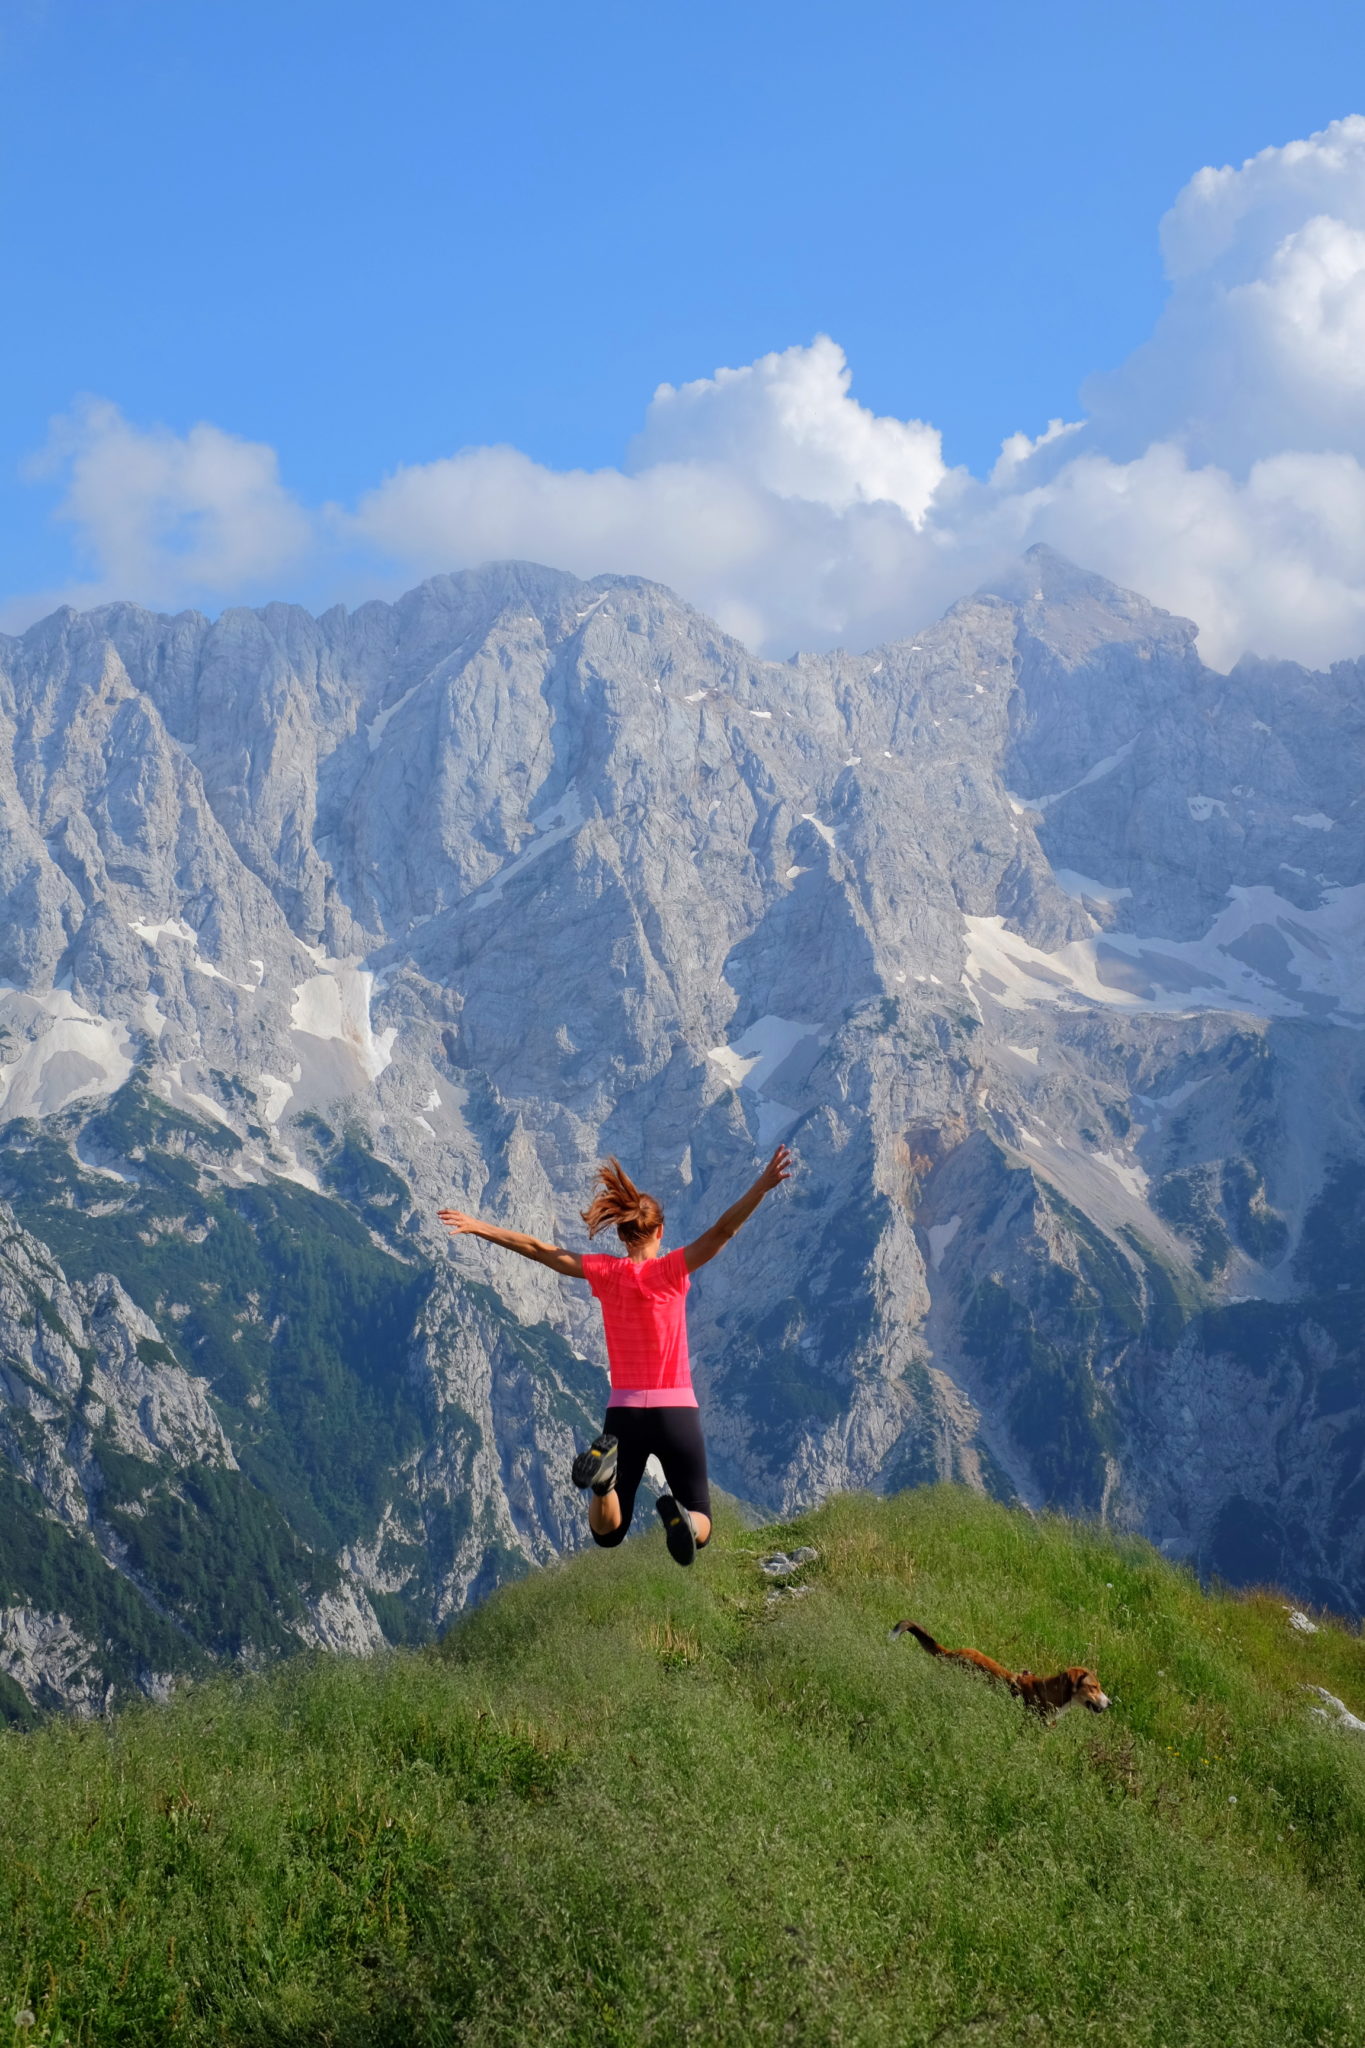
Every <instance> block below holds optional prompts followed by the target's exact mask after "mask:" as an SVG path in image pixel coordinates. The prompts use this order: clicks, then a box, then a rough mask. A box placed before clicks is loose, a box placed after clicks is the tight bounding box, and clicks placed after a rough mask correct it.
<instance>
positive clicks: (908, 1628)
mask: <svg viewBox="0 0 1365 2048" xmlns="http://www.w3.org/2000/svg"><path fill="white" fill-rule="evenodd" d="M891 1633H892V1635H893V1636H913V1637H914V1638H915V1641H916V1642H917V1643H918V1644H919V1646H920V1648H921V1649H923V1650H927V1651H928V1652H929V1655H930V1656H931V1657H941V1656H942V1655H943V1645H942V1643H936V1642H935V1641H934V1639H933V1637H932V1636H931V1635H930V1634H929V1631H928V1630H927V1629H923V1628H921V1627H920V1626H919V1624H918V1623H917V1622H914V1621H898V1622H897V1623H896V1626H895V1627H894V1628H893V1629H892V1631H891Z"/></svg>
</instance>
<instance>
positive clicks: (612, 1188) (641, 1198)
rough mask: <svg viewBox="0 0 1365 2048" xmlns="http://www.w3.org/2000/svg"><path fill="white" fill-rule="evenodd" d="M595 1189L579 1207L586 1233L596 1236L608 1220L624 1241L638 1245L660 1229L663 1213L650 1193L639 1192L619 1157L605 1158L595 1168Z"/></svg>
mask: <svg viewBox="0 0 1365 2048" xmlns="http://www.w3.org/2000/svg"><path fill="white" fill-rule="evenodd" d="M597 1180H598V1189H597V1193H596V1194H595V1195H594V1196H593V1198H592V1201H591V1202H590V1203H589V1204H588V1207H587V1208H586V1209H583V1210H581V1211H580V1212H579V1213H580V1214H581V1216H582V1218H583V1221H584V1222H585V1223H586V1224H587V1226H588V1236H589V1237H596V1235H597V1233H598V1231H599V1230H605V1229H606V1227H607V1225H608V1224H609V1223H614V1224H615V1225H616V1235H617V1236H618V1237H619V1238H620V1239H621V1242H622V1243H623V1244H639V1243H640V1241H641V1239H642V1238H646V1237H653V1235H654V1233H655V1231H656V1230H662V1229H663V1222H664V1212H663V1210H662V1209H661V1208H660V1207H659V1204H658V1203H657V1202H656V1201H655V1199H654V1197H653V1195H645V1194H642V1193H641V1192H640V1190H639V1188H637V1187H636V1185H635V1183H634V1181H633V1180H632V1179H631V1177H630V1175H629V1174H628V1173H627V1172H626V1170H625V1168H624V1167H623V1166H622V1164H621V1162H620V1160H619V1159H608V1161H607V1162H606V1164H605V1166H599V1167H598V1169H597Z"/></svg>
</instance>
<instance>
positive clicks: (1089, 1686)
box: [1066, 1664, 1110, 1714]
mask: <svg viewBox="0 0 1365 2048" xmlns="http://www.w3.org/2000/svg"><path fill="white" fill-rule="evenodd" d="M1066 1675H1067V1677H1068V1678H1069V1679H1070V1680H1071V1697H1072V1699H1073V1700H1075V1701H1076V1702H1078V1704H1079V1705H1081V1706H1083V1707H1089V1709H1090V1711H1091V1713H1092V1714H1102V1713H1103V1712H1104V1710H1105V1708H1106V1707H1107V1706H1108V1705H1109V1704H1110V1701H1109V1695H1108V1693H1107V1692H1103V1691H1101V1689H1100V1682H1099V1679H1098V1678H1097V1677H1096V1676H1095V1674H1094V1672H1093V1671H1087V1669H1086V1667H1085V1665H1084V1664H1073V1665H1071V1666H1070V1668H1069V1669H1068V1671H1067V1674H1066Z"/></svg>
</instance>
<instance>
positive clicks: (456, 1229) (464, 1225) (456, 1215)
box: [437, 1209, 479, 1237]
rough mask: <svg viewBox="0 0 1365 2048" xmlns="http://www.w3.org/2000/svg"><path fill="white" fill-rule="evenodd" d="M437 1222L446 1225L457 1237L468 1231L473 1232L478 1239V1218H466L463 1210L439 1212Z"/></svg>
mask: <svg viewBox="0 0 1365 2048" xmlns="http://www.w3.org/2000/svg"><path fill="white" fill-rule="evenodd" d="M437 1221H438V1222H440V1223H444V1225H445V1227H446V1229H447V1230H448V1231H450V1232H451V1234H452V1236H455V1237H459V1236H460V1235H461V1233H462V1232H464V1231H467V1230H472V1231H473V1232H474V1234H475V1236H476V1237H477V1236H478V1234H479V1219H478V1217H477V1216H466V1215H465V1213H464V1210H463V1209H440V1210H438V1211H437Z"/></svg>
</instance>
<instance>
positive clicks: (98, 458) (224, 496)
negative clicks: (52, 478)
mask: <svg viewBox="0 0 1365 2048" xmlns="http://www.w3.org/2000/svg"><path fill="white" fill-rule="evenodd" d="M29 470H30V474H32V475H34V476H39V477H41V476H47V475H56V476H58V477H60V479H61V482H62V485H63V492H62V497H61V501H60V503H59V505H58V507H57V517H58V518H59V519H60V520H62V521H64V522H65V523H66V524H68V525H69V526H70V527H71V528H72V530H73V533H74V535H75V539H76V551H77V558H78V564H79V572H80V574H81V575H82V578H83V580H82V581H81V582H79V583H76V584H73V585H72V586H70V587H69V588H68V589H66V590H64V591H62V592H60V593H56V594H54V595H53V597H52V601H53V602H56V601H57V600H58V598H60V599H61V600H64V601H66V602H69V603H86V604H96V603H101V602H103V601H104V600H105V599H109V598H125V597H126V598H134V599H136V600H137V601H139V602H140V603H143V604H150V605H163V606H168V607H175V606H178V605H181V604H184V603H187V602H191V601H193V600H196V599H197V600H199V601H201V602H203V601H205V600H213V599H219V600H222V599H225V598H235V597H237V596H239V595H240V593H241V592H242V591H244V590H247V589H250V588H252V587H253V586H254V585H257V584H259V583H261V582H262V581H263V580H264V579H267V578H273V577H276V576H280V575H283V574H286V573H287V572H288V571H289V570H290V569H292V568H293V567H294V565H295V564H296V563H297V562H298V561H299V560H301V558H302V557H303V555H304V553H305V551H306V550H307V549H308V548H309V547H310V546H311V544H312V540H313V521H312V519H311V518H310V516H309V515H308V513H306V512H305V511H304V509H303V508H302V506H300V505H299V504H297V503H296V501H295V500H294V499H293V498H292V497H291V496H290V494H289V493H288V491H286V490H285V488H284V486H283V485H282V483H281V482H280V477H279V462H278V459H277V457H276V454H275V451H274V449H273V448H269V447H267V446H266V445H265V444H264V443H263V442H259V441H243V440H241V439H239V438H238V436H236V435H235V434H227V433H224V432H223V430H222V429H221V428H220V427H215V426H211V425H208V424H206V423H201V424H200V425H198V426H194V427H191V428H190V430H189V432H188V433H187V434H183V435H179V434H174V433H172V432H171V431H170V430H169V429H168V428H165V427H151V428H143V427H137V426H135V425H133V424H132V422H131V421H129V420H127V419H125V417H124V415H123V414H122V413H121V412H120V410H119V408H118V407H117V406H116V405H111V404H110V403H109V401H108V400H107V399H100V398H86V399H82V400H81V401H80V402H79V403H78V404H77V405H76V406H74V407H73V408H72V410H71V412H70V413H68V414H66V415H64V416H63V417H62V418H60V419H57V420H54V421H53V423H52V431H51V435H50V437H49V440H48V443H47V446H46V447H45V448H44V449H43V450H42V452H41V453H40V454H39V455H38V456H36V457H35V458H34V459H33V461H32V462H31V463H30V465H29ZM31 609H32V606H31V605H30V606H29V610H30V611H31Z"/></svg>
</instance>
